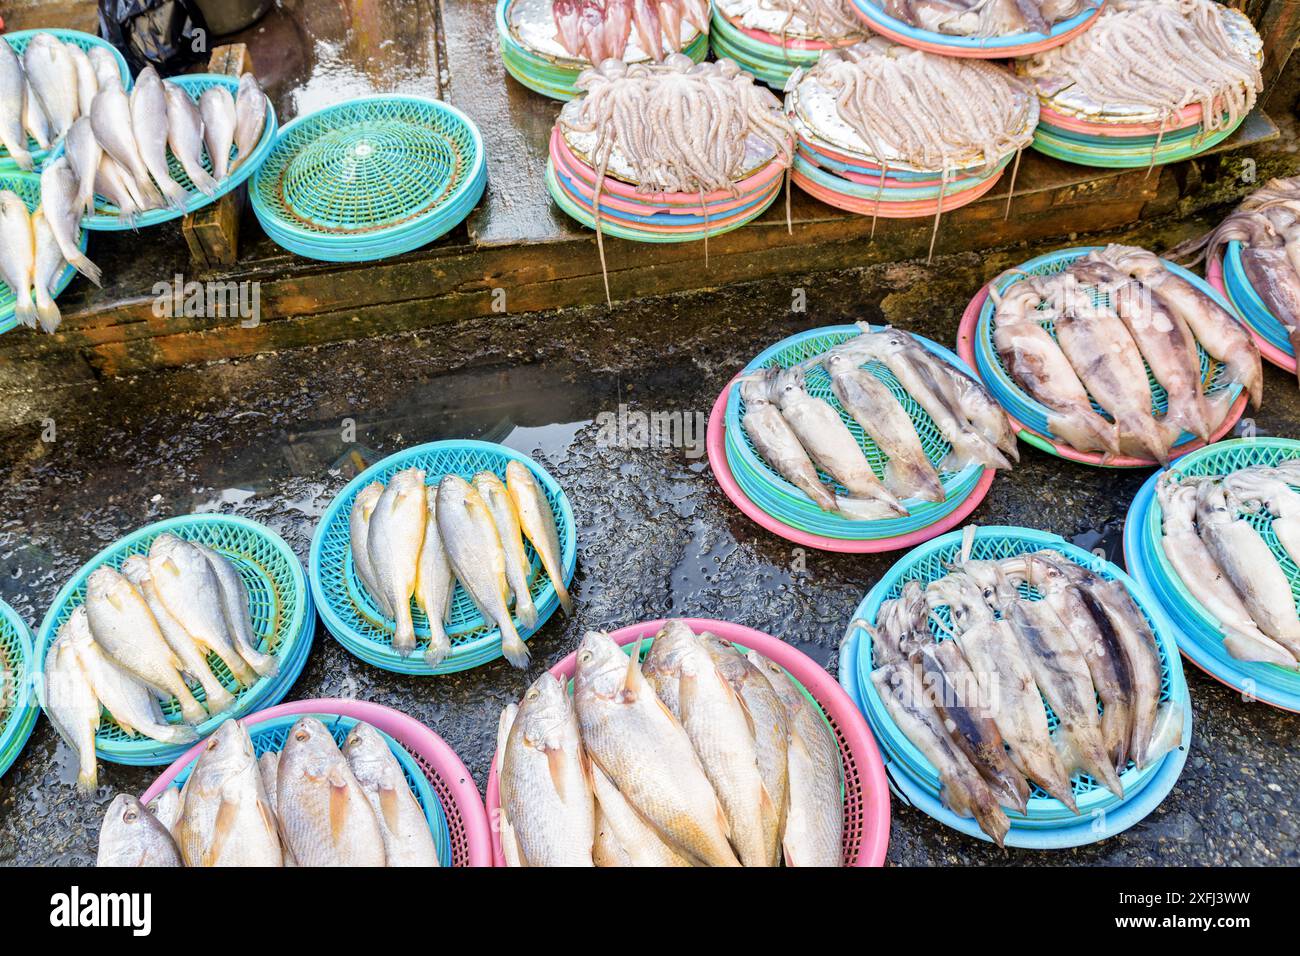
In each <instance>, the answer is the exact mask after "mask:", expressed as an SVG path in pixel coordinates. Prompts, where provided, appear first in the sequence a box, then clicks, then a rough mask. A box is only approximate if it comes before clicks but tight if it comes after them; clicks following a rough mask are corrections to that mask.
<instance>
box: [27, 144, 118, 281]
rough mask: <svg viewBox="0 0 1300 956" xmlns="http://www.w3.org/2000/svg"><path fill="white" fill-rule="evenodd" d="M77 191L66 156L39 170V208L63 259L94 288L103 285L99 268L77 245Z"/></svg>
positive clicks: (78, 212) (75, 181)
mask: <svg viewBox="0 0 1300 956" xmlns="http://www.w3.org/2000/svg"><path fill="white" fill-rule="evenodd" d="M77 189H78V185H77V177H76V176H75V175H74V174H73V172H72V167H71V166H69V165H68V158H67V157H66V156H60V157H59V158H58V159H56V160H55V161H54V162H52V163H50V164H49V165H47V166H46V167H45V168H44V169H43V170H41V208H42V209H44V210H45V220H46V222H48V223H49V225H50V232H51V233H52V234H53V236H54V241H55V242H57V243H58V244H59V250H60V251H61V252H62V253H63V258H64V259H66V260H67V261H68V264H69V265H71V266H72V267H73V268H74V269H76V270H77V271H78V272H80V273H81V274H82V275H83V276H85V277H86V278H87V279H89V280H90V281H91V282H93V283H94V284H95V285H102V281H101V280H102V278H103V277H102V275H101V273H100V271H99V266H97V265H95V264H94V263H93V262H91V261H90V260H89V259H88V258H86V255H85V253H83V252H82V251H81V249H80V248H79V247H78V245H77V239H78V237H79V235H80V222H81V207H80V206H79V205H78V199H77Z"/></svg>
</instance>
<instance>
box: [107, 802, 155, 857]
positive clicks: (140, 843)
mask: <svg viewBox="0 0 1300 956" xmlns="http://www.w3.org/2000/svg"><path fill="white" fill-rule="evenodd" d="M99 842H100V844H101V845H103V844H111V845H113V846H115V847H120V848H128V847H136V848H140V849H141V850H143V849H146V848H148V847H152V846H154V845H155V844H158V843H170V842H171V836H170V834H168V833H167V830H166V828H164V827H163V825H162V824H161V823H159V822H158V819H157V817H155V816H154V815H153V814H152V813H150V812H149V810H148V808H147V807H145V805H144V804H142V803H141V802H140V801H139V800H137V799H136V798H135V797H133V796H131V795H130V794H129V793H119V794H118V795H117V796H116V797H114V798H113V802H112V803H110V804H109V805H108V810H107V811H105V813H104V824H103V827H102V828H101V829H100V832H99Z"/></svg>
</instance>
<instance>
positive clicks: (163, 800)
mask: <svg viewBox="0 0 1300 956" xmlns="http://www.w3.org/2000/svg"><path fill="white" fill-rule="evenodd" d="M147 809H148V810H149V812H150V813H152V814H153V815H154V818H155V819H156V820H157V821H158V822H159V823H161V824H162V825H163V826H164V827H165V828H166V830H167V832H168V833H171V834H173V835H174V834H175V832H176V827H177V825H178V824H179V823H180V822H181V810H182V809H183V804H182V803H181V788H180V787H168V788H167V789H166V790H164V791H163V792H162V793H160V794H158V796H156V797H154V798H153V799H152V800H150V801H149V805H148V808H147ZM173 839H174V836H173ZM178 852H179V851H178Z"/></svg>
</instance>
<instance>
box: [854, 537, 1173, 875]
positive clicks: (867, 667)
mask: <svg viewBox="0 0 1300 956" xmlns="http://www.w3.org/2000/svg"><path fill="white" fill-rule="evenodd" d="M962 538H963V533H962V532H961V531H954V532H952V533H951V534H946V535H944V536H943V537H941V538H936V539H934V540H933V541H930V542H928V543H926V544H924V545H922V546H921V547H919V548H917V549H916V550H914V551H912V552H911V553H910V554H908V555H906V556H905V557H904V558H902V559H901V560H900V561H899V562H898V563H897V564H895V565H894V567H893V568H891V569H890V571H889V573H888V574H886V575H885V576H884V577H883V578H881V580H880V581H879V582H878V583H877V584H876V586H875V587H873V588H872V589H871V591H870V592H869V593H868V594H867V596H866V598H865V599H864V600H863V601H862V603H861V605H859V606H858V609H857V610H856V611H855V612H854V614H853V618H852V621H853V623H851V624H850V625H849V628H848V631H847V633H846V635H845V641H844V643H843V644H842V645H841V649H840V667H839V677H840V684H841V685H842V686H843V687H844V689H845V691H846V692H847V693H848V694H849V696H850V697H852V698H853V699H854V700H855V701H857V703H858V705H859V706H860V707H861V708H862V711H863V713H864V714H866V717H867V723H868V724H869V725H870V726H871V731H872V733H873V734H875V737H876V740H877V741H878V742H879V743H880V747H881V751H882V754H883V756H884V759H885V767H886V771H887V773H888V774H889V778H890V782H891V785H892V786H893V788H894V791H895V793H896V794H897V795H898V796H899V797H900V798H901V799H903V800H904V801H906V802H907V803H909V804H911V805H912V806H914V807H916V808H918V809H919V810H921V811H922V812H923V813H926V814H928V815H929V816H931V817H933V818H934V819H936V820H938V821H939V822H941V823H943V824H945V825H947V826H949V827H952V828H953V829H955V830H959V831H961V832H962V833H965V834H967V835H969V836H973V837H978V838H980V839H983V840H987V839H988V837H987V836H986V835H985V834H984V832H983V831H982V830H980V828H979V825H978V824H977V823H976V822H975V820H974V819H973V818H971V817H962V816H958V815H957V814H956V813H954V812H953V811H952V810H950V809H949V808H948V807H947V806H946V805H945V804H944V802H943V800H942V798H941V796H940V781H939V775H938V771H937V770H936V769H935V768H934V766H933V765H932V764H931V763H930V762H929V761H928V760H927V759H926V758H925V757H924V756H923V755H922V754H921V752H920V751H919V750H918V749H917V748H916V747H915V746H914V745H913V744H912V743H911V741H909V740H908V739H907V737H906V736H905V735H904V734H903V732H902V731H901V730H900V728H899V727H898V725H897V724H895V723H894V721H893V719H892V718H891V717H890V715H889V713H888V711H886V709H885V707H884V704H883V702H882V701H881V699H880V696H879V694H878V693H877V691H876V688H875V685H874V684H872V682H871V672H872V670H873V669H874V664H873V660H872V649H871V635H870V633H869V632H868V631H867V630H866V629H865V628H864V627H862V626H861V624H860V623H859V622H865V623H867V624H871V625H874V624H875V622H876V616H877V614H878V612H879V611H880V606H881V604H882V603H883V602H884V601H886V600H888V599H890V598H895V597H897V596H898V595H899V594H900V593H901V592H902V588H903V585H904V584H905V583H906V582H908V581H917V582H919V583H920V584H922V585H923V586H924V585H925V584H928V583H929V582H930V581H934V580H937V579H938V578H940V577H943V576H944V575H945V574H947V573H948V572H949V570H950V565H952V564H953V563H956V562H959V561H960V560H961V559H962V554H961V549H962ZM1044 548H1046V549H1050V550H1053V551H1057V552H1059V553H1061V554H1063V555H1064V556H1065V557H1067V558H1069V559H1070V560H1071V561H1074V562H1076V563H1077V564H1080V565H1083V566H1084V567H1086V568H1088V569H1090V570H1091V571H1093V572H1094V573H1096V574H1098V575H1100V576H1101V577H1103V578H1107V579H1111V580H1118V581H1120V582H1122V583H1123V584H1124V586H1125V587H1126V588H1127V589H1128V591H1129V594H1130V595H1131V596H1132V598H1133V599H1134V601H1136V603H1137V605H1138V607H1139V608H1140V609H1141V611H1142V613H1143V614H1144V616H1145V617H1146V619H1147V623H1148V624H1149V625H1150V626H1151V628H1152V630H1153V631H1154V632H1155V635H1156V638H1157V642H1158V645H1159V651H1160V660H1161V669H1162V671H1163V676H1162V681H1161V706H1162V707H1176V708H1179V709H1180V710H1182V738H1181V745H1180V746H1178V747H1175V748H1174V749H1172V750H1171V751H1169V752H1168V753H1167V754H1165V755H1164V756H1163V757H1161V758H1159V759H1158V760H1156V761H1155V762H1153V763H1151V764H1149V765H1148V766H1146V767H1144V768H1142V769H1141V770H1139V769H1138V768H1137V767H1136V766H1134V765H1133V763H1132V762H1131V761H1130V763H1129V765H1128V767H1127V768H1126V769H1125V770H1124V771H1123V772H1122V773H1121V774H1120V782H1121V784H1122V785H1123V788H1124V797H1123V798H1122V799H1121V798H1119V797H1116V796H1115V795H1114V794H1113V793H1111V792H1110V791H1109V790H1107V789H1106V788H1105V787H1103V786H1101V785H1100V784H1098V783H1097V782H1096V781H1094V780H1093V778H1092V777H1091V776H1089V775H1087V774H1085V773H1082V772H1079V773H1076V774H1075V775H1074V776H1073V777H1072V779H1071V782H1072V784H1073V791H1074V797H1075V802H1076V803H1077V805H1078V807H1079V815H1077V816H1076V815H1075V814H1073V813H1071V812H1070V810H1069V808H1067V807H1066V806H1065V805H1064V804H1063V803H1061V802H1060V801H1059V800H1057V799H1055V798H1054V797H1050V796H1048V795H1047V794H1046V793H1045V792H1043V791H1042V790H1040V789H1038V788H1037V787H1034V788H1032V791H1031V794H1030V799H1029V804H1028V807H1027V809H1026V811H1025V813H1023V814H1022V813H1018V812H1016V811H1015V810H1011V809H1006V813H1007V816H1008V818H1009V819H1010V821H1011V829H1010V831H1009V832H1008V834H1007V836H1006V845H1007V846H1010V847H1020V848H1025V849H1039V850H1048V849H1062V848H1065V847H1073V846H1081V845H1083V844H1086V843H1094V842H1096V841H1098V840H1101V839H1104V838H1106V837H1109V836H1114V835H1115V834H1116V833H1119V832H1120V831H1122V830H1126V829H1128V828H1129V827H1131V826H1133V824H1135V823H1137V822H1138V821H1139V820H1141V819H1142V818H1143V817H1145V816H1146V815H1147V814H1149V813H1150V812H1151V811H1152V810H1154V809H1155V808H1156V807H1157V806H1158V805H1159V804H1160V802H1161V801H1162V800H1164V798H1165V797H1166V796H1167V795H1168V793H1169V791H1170V790H1171V789H1173V786H1174V783H1175V782H1176V781H1177V779H1178V775H1179V774H1180V773H1181V772H1182V769H1183V764H1184V763H1186V761H1187V752H1188V748H1189V746H1190V744H1191V734H1192V710H1191V705H1190V701H1189V698H1188V693H1187V682H1186V679H1185V678H1184V676H1183V671H1182V665H1181V663H1180V661H1179V658H1178V648H1177V645H1176V644H1175V641H1174V629H1173V626H1172V625H1171V624H1170V622H1169V620H1168V619H1167V618H1166V617H1165V615H1164V612H1163V611H1161V609H1160V607H1159V606H1158V605H1157V604H1156V602H1155V601H1154V600H1153V599H1152V598H1151V596H1150V594H1149V593H1148V592H1147V591H1146V590H1145V589H1144V588H1142V587H1141V586H1139V585H1138V584H1137V583H1136V582H1134V581H1133V580H1132V579H1131V578H1130V577H1129V576H1128V575H1126V574H1125V573H1124V572H1123V571H1122V570H1120V569H1119V568H1118V567H1117V566H1116V565H1114V564H1111V563H1110V562H1109V561H1106V560H1105V559H1103V558H1099V557H1097V556H1096V555H1092V554H1089V553H1088V552H1087V551H1084V550H1082V549H1081V548H1077V547H1075V546H1074V545H1072V544H1069V543H1068V542H1067V541H1065V540H1064V539H1063V538H1061V537H1059V536H1057V535H1054V534H1048V533H1046V532H1043V531H1033V530H1030V529H1027V528H1014V527H986V528H980V529H978V531H977V533H976V535H975V537H974V540H973V545H972V548H971V552H970V554H969V557H970V558H973V559H976V560H996V559H1001V558H1007V557H1011V556H1013V555H1017V554H1021V553H1024V552H1029V551H1038V550H1040V549H1044ZM1021 595H1022V597H1025V598H1028V599H1030V600H1036V599H1038V598H1039V597H1040V595H1039V594H1038V592H1037V591H1036V590H1034V589H1033V588H1031V587H1029V586H1027V585H1025V586H1022V588H1021ZM934 635H935V639H936V640H943V639H944V636H943V635H942V634H941V633H940V632H939V631H938V630H937V629H934ZM1044 706H1047V705H1046V702H1044ZM1099 706H1100V705H1099ZM1047 709H1048V723H1049V726H1050V727H1052V728H1055V726H1056V723H1057V721H1056V717H1055V715H1054V714H1052V713H1051V708H1050V707H1048V708H1047ZM1004 809H1005V808H1004Z"/></svg>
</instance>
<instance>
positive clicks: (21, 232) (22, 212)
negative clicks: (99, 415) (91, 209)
mask: <svg viewBox="0 0 1300 956" xmlns="http://www.w3.org/2000/svg"><path fill="white" fill-rule="evenodd" d="M5 46H8V44H7V43H6V44H5ZM35 271H36V236H35V233H34V232H33V231H32V217H31V213H29V212H28V211H27V205H26V203H24V202H23V201H22V200H21V199H19V198H18V196H17V194H16V193H12V192H10V191H9V190H7V189H5V190H0V279H3V280H4V283H5V285H7V286H9V288H10V290H12V292H13V294H14V296H15V297H16V298H17V300H18V301H17V303H16V305H15V306H14V315H15V317H16V318H17V319H18V321H19V322H21V323H22V324H23V325H26V326H29V327H31V328H35V327H36V303H35V301H34V300H33V299H32V284H33V282H34V281H35Z"/></svg>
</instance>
